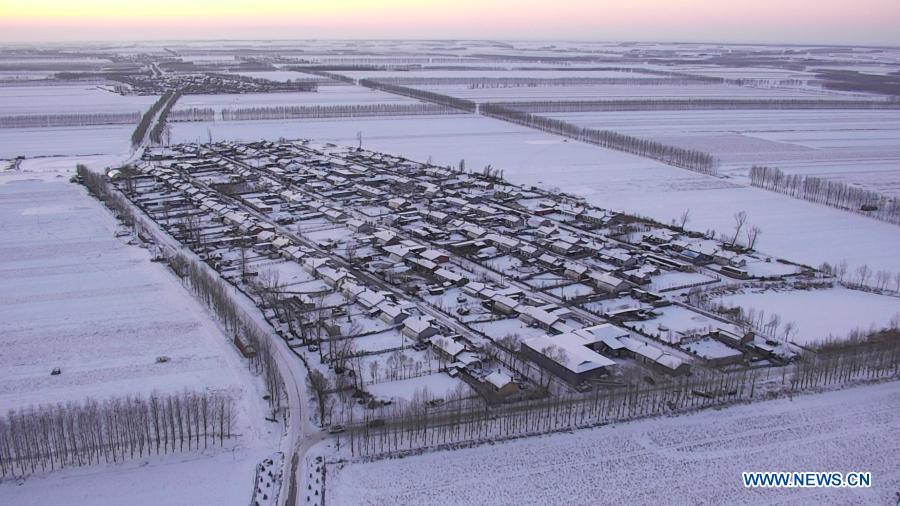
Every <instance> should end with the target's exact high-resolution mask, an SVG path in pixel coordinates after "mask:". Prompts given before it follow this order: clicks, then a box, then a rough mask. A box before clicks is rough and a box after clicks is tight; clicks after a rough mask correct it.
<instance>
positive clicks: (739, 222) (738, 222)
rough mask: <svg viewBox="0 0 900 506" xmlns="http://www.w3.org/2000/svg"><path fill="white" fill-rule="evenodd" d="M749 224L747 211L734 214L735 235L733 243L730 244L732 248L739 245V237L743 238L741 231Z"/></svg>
mask: <svg viewBox="0 0 900 506" xmlns="http://www.w3.org/2000/svg"><path fill="white" fill-rule="evenodd" d="M746 224H747V212H746V211H738V212H736V213H734V234H733V235H732V237H731V241H729V243H730V244H731V246H732V247H734V246H735V245H736V244H737V240H738V237H740V236H741V230H742V229H743V228H744V225H746Z"/></svg>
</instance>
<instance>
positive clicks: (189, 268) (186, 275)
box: [76, 164, 287, 415]
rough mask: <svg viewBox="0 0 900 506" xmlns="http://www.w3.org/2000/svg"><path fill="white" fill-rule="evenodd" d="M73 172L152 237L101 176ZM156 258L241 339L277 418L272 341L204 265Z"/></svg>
mask: <svg viewBox="0 0 900 506" xmlns="http://www.w3.org/2000/svg"><path fill="white" fill-rule="evenodd" d="M76 171H77V173H78V175H79V176H80V177H81V178H82V181H83V182H84V185H85V187H86V188H87V189H88V191H89V192H90V193H91V194H92V195H94V196H95V197H96V198H97V199H98V200H100V201H102V202H103V203H105V204H106V206H107V207H109V208H110V209H111V210H113V212H115V213H116V216H117V217H118V218H119V219H120V220H121V221H122V222H123V223H124V224H126V225H127V226H129V227H132V229H134V230H135V232H136V233H138V234H139V235H140V234H142V233H143V234H147V235H152V234H149V232H142V231H147V230H148V227H147V226H146V225H145V224H144V223H143V220H142V218H141V217H140V216H137V215H136V214H135V212H134V210H133V209H134V208H133V207H132V205H131V204H130V203H129V202H128V200H127V198H126V197H125V196H124V195H123V194H122V193H120V192H119V191H117V190H116V189H115V188H114V187H113V186H112V185H110V184H109V182H108V181H107V180H106V178H105V177H104V176H103V175H101V174H97V173H94V172H92V171H91V170H89V169H88V168H87V167H85V166H84V165H80V164H79V165H78V166H77V168H76ZM169 226H170V227H174V226H181V224H180V223H178V224H174V223H173V224H169ZM160 254H161V255H162V256H163V257H164V258H165V259H166V262H167V263H168V264H169V266H170V267H171V268H172V270H173V271H174V272H175V273H176V274H177V275H178V276H179V277H180V278H181V279H182V282H183V283H185V284H186V285H187V286H188V287H189V289H191V290H192V291H193V292H194V295H195V296H196V298H197V299H198V300H200V301H201V302H202V303H204V304H206V306H207V307H209V308H210V310H212V311H213V313H214V314H215V315H216V317H217V318H218V319H219V321H221V322H222V324H223V326H224V327H225V328H226V329H227V330H228V331H230V332H231V333H233V334H234V335H235V336H236V337H239V338H242V339H243V341H244V342H246V343H248V345H249V348H250V349H251V350H252V353H250V354H249V356H248V360H249V364H248V365H249V367H250V369H251V370H252V371H253V372H254V373H256V374H259V375H261V376H262V378H263V380H264V383H265V388H266V394H267V396H268V401H269V407H270V409H271V410H272V414H273V415H277V414H278V413H279V412H280V411H281V408H282V404H283V402H284V400H285V399H286V396H287V394H286V391H285V386H284V379H283V376H282V375H281V372H280V370H279V368H278V364H277V361H276V360H275V350H274V349H273V344H272V340H271V339H270V338H269V336H268V335H267V334H266V332H265V331H263V330H262V329H261V328H260V326H259V325H257V324H256V322H255V321H254V320H253V318H252V317H251V316H250V315H248V314H247V313H246V312H245V311H244V310H243V309H242V308H241V307H240V306H239V305H238V303H237V302H235V296H236V294H235V293H234V292H233V290H232V289H231V288H229V287H228V285H227V284H226V283H225V282H224V281H223V280H222V279H221V278H220V277H219V276H215V275H213V274H211V273H210V269H209V268H208V267H207V266H206V265H204V264H202V263H200V262H198V261H196V260H194V259H192V258H190V257H188V256H187V255H186V254H184V253H181V252H177V251H169V250H162V251H161V252H160Z"/></svg>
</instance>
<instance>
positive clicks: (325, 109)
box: [222, 103, 460, 121]
mask: <svg viewBox="0 0 900 506" xmlns="http://www.w3.org/2000/svg"><path fill="white" fill-rule="evenodd" d="M434 114H460V111H459V110H458V109H455V108H452V107H447V106H444V105H438V104H422V103H419V104H353V105H307V106H303V105H280V106H269V107H242V108H239V109H223V110H222V120H223V121H243V120H271V119H316V118H364V117H370V116H420V115H434Z"/></svg>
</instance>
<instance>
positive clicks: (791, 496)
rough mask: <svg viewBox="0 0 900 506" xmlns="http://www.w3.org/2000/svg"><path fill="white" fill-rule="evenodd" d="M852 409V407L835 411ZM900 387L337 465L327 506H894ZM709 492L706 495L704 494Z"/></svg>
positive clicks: (899, 481) (888, 385)
mask: <svg viewBox="0 0 900 506" xmlns="http://www.w3.org/2000/svg"><path fill="white" fill-rule="evenodd" d="M835 406H841V409H834V407H835ZM898 409H900V391H898V389H897V388H896V384H893V383H886V384H882V385H876V386H866V387H857V388H851V389H847V390H843V391H838V392H833V393H826V394H820V395H808V396H802V397H797V398H794V399H793V400H789V399H781V400H776V401H767V402H762V403H757V404H753V405H748V406H737V407H731V408H726V409H721V410H715V411H708V412H702V413H698V414H693V415H685V416H680V417H675V418H657V419H650V420H644V421H638V422H632V423H626V424H621V425H618V426H611V427H601V428H598V429H586V430H579V431H575V432H572V433H567V434H559V435H552V436H544V437H539V438H530V439H524V440H519V441H512V442H505V443H499V444H491V445H484V446H479V447H475V448H470V449H464V450H456V451H452V452H447V451H444V452H432V453H425V454H423V455H418V456H413V457H405V458H399V459H389V460H381V461H376V462H369V463H351V464H336V465H330V466H329V469H328V471H329V473H328V476H329V478H328V487H327V488H328V491H327V493H328V495H327V497H326V502H327V503H328V504H337V505H350V504H419V505H430V504H434V505H438V504H459V505H468V504H484V503H488V502H490V503H497V504H556V503H565V504H596V503H597V502H598V501H599V502H602V503H608V504H631V503H640V504H758V503H760V502H766V503H775V502H778V503H780V502H789V503H798V502H799V503H810V504H813V503H814V504H849V503H858V504H888V503H891V501H893V500H894V497H895V496H894V494H895V492H896V490H897V489H898V487H900V474H898V471H897V466H896V459H894V457H893V455H894V454H896V452H897V451H900V439H898V438H896V437H891V435H892V434H895V433H896V432H897V431H898V430H900V422H898V420H897V417H896V416H894V414H895V413H896V411H897V410H898ZM826 469H827V470H836V471H841V472H845V473H846V472H848V471H858V470H866V471H871V472H872V475H873V486H872V488H870V489H794V490H780V491H771V490H763V489H758V490H748V489H745V488H743V486H742V483H741V472H743V471H757V470H779V471H788V470H790V471H794V470H826ZM701 483H702V486H701Z"/></svg>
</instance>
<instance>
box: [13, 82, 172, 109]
mask: <svg viewBox="0 0 900 506" xmlns="http://www.w3.org/2000/svg"><path fill="white" fill-rule="evenodd" d="M156 98H157V97H153V96H137V95H129V96H122V95H118V94H116V93H112V92H110V91H107V90H105V89H102V88H100V87H99V85H98V84H96V83H72V84H61V85H48V86H45V85H17V86H0V116H17V115H22V114H26V115H27V114H71V113H95V112H96V113H119V112H135V111H140V112H141V113H143V112H144V111H146V110H147V108H148V107H150V104H152V103H153V102H154V101H156Z"/></svg>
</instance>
